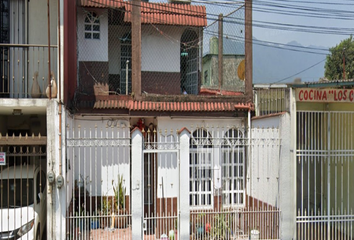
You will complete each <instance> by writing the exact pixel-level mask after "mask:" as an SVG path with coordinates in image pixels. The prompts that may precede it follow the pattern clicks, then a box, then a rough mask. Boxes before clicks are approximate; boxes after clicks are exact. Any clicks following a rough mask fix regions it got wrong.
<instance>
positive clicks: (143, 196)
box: [60, 0, 279, 239]
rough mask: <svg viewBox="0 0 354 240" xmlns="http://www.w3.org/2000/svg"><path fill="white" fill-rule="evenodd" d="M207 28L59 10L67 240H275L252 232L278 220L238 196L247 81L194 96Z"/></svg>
mask: <svg viewBox="0 0 354 240" xmlns="http://www.w3.org/2000/svg"><path fill="white" fill-rule="evenodd" d="M243 7H244V6H243ZM245 12H247V10H246V11H245ZM248 13H249V11H248ZM207 20H208V19H207V11H206V7H205V6H202V5H193V4H191V2H190V1H170V2H164V3H155V2H148V1H122V0H115V1H113V0H80V1H77V2H75V1H67V2H65V4H64V33H65V37H64V46H65V49H64V82H65V84H64V85H65V91H64V99H65V104H66V107H67V110H66V113H65V116H66V118H65V126H66V131H65V133H63V134H65V143H64V145H65V150H64V153H63V158H64V157H65V160H64V159H63V164H64V162H65V164H64V165H65V166H66V170H67V174H66V182H65V189H66V202H68V204H67V205H66V208H65V209H66V211H67V212H66V215H65V219H66V224H65V228H66V231H65V233H66V235H67V236H68V237H70V238H81V237H83V238H85V237H93V238H95V239H96V238H104V237H112V238H114V237H118V238H124V237H125V238H128V239H141V238H143V235H145V236H149V237H151V238H152V239H164V238H165V237H167V236H168V235H169V236H170V237H172V235H174V237H178V239H187V238H192V239H196V238H200V237H203V238H208V237H219V238H220V237H226V236H228V237H231V236H233V237H241V236H243V237H244V238H247V237H248V236H250V235H251V230H255V231H254V232H253V234H254V235H257V234H258V235H261V236H262V237H263V238H277V237H279V221H278V220H277V221H275V222H274V223H267V222H264V221H262V223H263V222H264V223H263V224H261V222H260V221H259V219H260V216H261V215H262V216H267V217H268V216H269V217H272V218H274V219H279V208H277V206H276V201H273V200H274V199H273V200H272V201H269V202H266V201H265V200H263V199H262V201H260V200H259V199H258V200H257V199H255V197H252V196H251V193H250V192H249V191H247V189H246V186H249V185H250V182H247V179H250V178H247V177H246V175H247V174H249V168H248V164H250V163H249V162H250V159H251V154H253V152H252V151H251V150H250V149H251V147H250V146H251V144H252V142H251V132H252V131H251V130H250V129H251V124H250V121H251V114H252V111H253V105H252V91H250V89H251V87H252V79H251V77H250V76H247V74H246V77H245V79H242V80H245V81H241V80H240V79H239V78H238V79H237V81H238V83H237V84H238V87H237V88H235V89H236V90H235V89H227V90H229V91H228V92H229V93H230V94H224V93H223V92H221V91H219V92H218V91H214V92H208V94H205V92H203V91H201V89H203V84H205V83H204V81H203V79H202V72H203V60H202V57H203V55H202V53H203V50H202V46H203V44H202V43H203V29H204V27H206V26H207ZM247 31H249V29H248V30H247ZM215 34H217V33H215ZM245 35H246V36H249V34H248V35H247V34H245ZM245 42H248V41H245ZM246 49H247V47H246ZM246 54H247V53H246ZM248 56H249V55H248ZM246 60H247V57H246ZM247 61H249V58H248V60H247ZM231 62H232V63H233V64H231V65H232V67H230V70H232V71H233V72H234V73H236V72H237V71H235V69H234V68H235V66H236V65H237V66H238V65H239V64H236V63H235V64H234V62H235V61H231ZM217 70H218V69H217V68H215V71H217ZM246 72H247V71H246ZM231 75H232V74H231ZM232 79H234V76H231V77H230V78H228V79H225V80H229V82H228V81H224V82H225V83H227V84H230V86H231V85H233V83H232V81H233V80H232ZM206 87H208V86H206ZM226 88H227V87H226ZM253 132H254V135H255V136H258V137H259V141H260V142H261V141H264V137H263V135H262V134H258V130H255V131H253ZM263 134H264V133H263ZM278 134H279V133H278V131H275V132H273V134H270V135H268V136H267V137H268V138H267V139H268V140H269V141H274V142H277V141H278V137H277V135H278ZM276 146H277V147H278V146H279V144H277V145H276ZM263 150H264V149H262V148H259V149H258V150H257V151H263ZM274 151H277V150H276V149H274ZM258 154H259V152H258ZM266 154H270V155H271V156H274V152H271V151H268V152H267V153H266ZM274 179H275V178H274ZM254 184H256V183H254ZM60 191H62V190H60ZM260 203H262V206H263V208H262V206H261V205H260ZM249 206H251V207H252V208H253V210H252V211H250V208H249ZM256 207H257V210H258V211H255V210H254V209H256ZM270 210H271V211H270ZM221 224H226V225H221ZM218 229H219V230H218ZM257 229H258V230H257ZM257 231H258V232H257Z"/></svg>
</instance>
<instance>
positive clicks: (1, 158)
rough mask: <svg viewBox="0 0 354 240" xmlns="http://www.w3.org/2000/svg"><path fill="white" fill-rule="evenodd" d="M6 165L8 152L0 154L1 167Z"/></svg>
mask: <svg viewBox="0 0 354 240" xmlns="http://www.w3.org/2000/svg"><path fill="white" fill-rule="evenodd" d="M5 165H6V152H0V166H5Z"/></svg>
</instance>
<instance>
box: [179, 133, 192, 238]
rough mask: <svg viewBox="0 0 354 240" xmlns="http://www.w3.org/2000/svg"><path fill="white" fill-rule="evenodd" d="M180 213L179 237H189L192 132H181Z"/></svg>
mask: <svg viewBox="0 0 354 240" xmlns="http://www.w3.org/2000/svg"><path fill="white" fill-rule="evenodd" d="M178 133H179V143H180V148H179V180H180V182H179V196H178V197H179V214H180V220H179V221H180V222H179V223H178V224H179V226H178V239H189V235H190V232H189V222H190V218H189V139H190V132H189V131H188V130H187V129H186V128H182V129H181V130H180V131H179V132H178Z"/></svg>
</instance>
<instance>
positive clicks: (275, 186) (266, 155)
mask: <svg viewBox="0 0 354 240" xmlns="http://www.w3.org/2000/svg"><path fill="white" fill-rule="evenodd" d="M252 129H253V131H252V139H255V141H256V142H254V144H253V145H252V147H253V151H252V159H251V161H252V162H251V163H250V167H249V168H248V176H247V177H250V181H248V187H249V188H250V194H251V196H252V197H254V198H256V199H258V200H260V201H262V202H265V203H267V204H270V205H272V206H274V207H276V208H278V209H279V210H280V211H281V219H280V222H281V225H280V227H281V228H280V236H281V237H280V239H292V238H293V236H294V233H295V232H294V229H295V219H296V215H295V211H294V209H295V208H296V197H295V194H294V193H295V191H294V186H295V180H296V178H295V177H296V176H295V171H294V167H293V161H294V160H293V158H292V155H291V149H292V148H291V136H293V135H292V134H291V120H290V114H288V113H285V114H282V115H279V116H273V117H266V118H258V119H255V120H253V121H252ZM271 138H277V139H279V140H277V141H270V139H271ZM257 139H258V140H257ZM260 139H264V140H265V141H259V140H260ZM257 141H258V143H259V144H257Z"/></svg>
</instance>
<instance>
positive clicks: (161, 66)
mask: <svg viewBox="0 0 354 240" xmlns="http://www.w3.org/2000/svg"><path fill="white" fill-rule="evenodd" d="M156 28H158V29H156ZM156 28H155V27H153V26H150V25H143V26H142V34H141V70H142V71H153V72H180V49H181V46H180V40H181V36H182V33H183V31H184V28H181V27H174V26H156Z"/></svg>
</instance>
